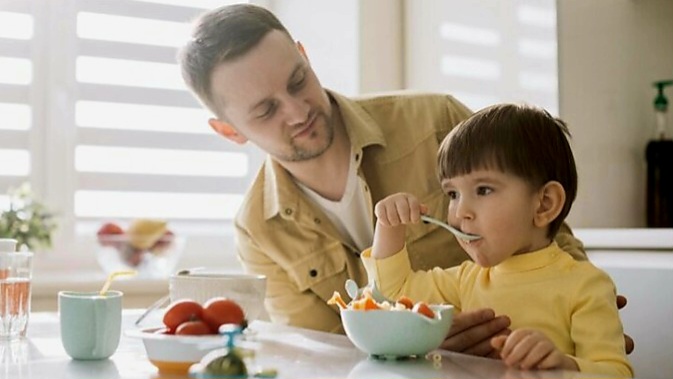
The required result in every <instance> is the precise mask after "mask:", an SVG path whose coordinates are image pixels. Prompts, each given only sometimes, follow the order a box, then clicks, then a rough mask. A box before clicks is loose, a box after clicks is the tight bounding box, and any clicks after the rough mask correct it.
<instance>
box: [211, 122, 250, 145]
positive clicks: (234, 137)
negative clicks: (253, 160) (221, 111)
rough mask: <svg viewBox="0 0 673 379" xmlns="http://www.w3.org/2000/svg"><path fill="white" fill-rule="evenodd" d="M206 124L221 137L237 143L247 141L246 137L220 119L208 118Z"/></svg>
mask: <svg viewBox="0 0 673 379" xmlns="http://www.w3.org/2000/svg"><path fill="white" fill-rule="evenodd" d="M208 125H210V127H211V128H213V130H214V131H215V133H217V134H219V135H221V136H222V137H224V138H226V139H228V140H230V141H234V142H236V143H237V144H240V145H242V144H244V143H246V142H248V139H247V138H245V137H244V136H243V135H242V134H240V133H239V132H237V131H236V129H235V128H234V127H233V126H231V124H229V123H226V122H224V121H220V120H218V119H216V118H210V119H208Z"/></svg>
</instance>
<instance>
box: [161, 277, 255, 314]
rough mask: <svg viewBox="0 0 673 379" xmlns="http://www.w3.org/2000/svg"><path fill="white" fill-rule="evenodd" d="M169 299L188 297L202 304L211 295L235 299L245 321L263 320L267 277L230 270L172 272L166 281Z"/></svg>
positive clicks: (210, 297) (211, 296)
mask: <svg viewBox="0 0 673 379" xmlns="http://www.w3.org/2000/svg"><path fill="white" fill-rule="evenodd" d="M168 292H169V294H170V299H171V301H176V300H180V299H191V300H194V301H196V302H198V303H200V304H201V305H205V304H206V302H207V301H208V300H210V299H212V298H214V297H225V298H227V299H231V300H233V301H235V302H236V303H237V304H238V305H240V307H241V308H242V309H243V312H244V313H245V317H246V319H247V320H248V321H252V320H257V319H265V318H266V313H265V311H264V297H265V294H266V277H265V276H263V275H252V274H243V273H233V272H222V271H210V270H190V272H189V273H188V274H175V275H171V277H170V278H169V281H168Z"/></svg>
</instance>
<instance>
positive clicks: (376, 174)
mask: <svg viewBox="0 0 673 379" xmlns="http://www.w3.org/2000/svg"><path fill="white" fill-rule="evenodd" d="M180 64H181V67H182V73H183V77H184V79H185V81H186V83H187V84H188V86H189V87H190V88H191V89H192V91H194V93H195V94H196V95H197V96H198V98H199V99H200V100H201V101H202V102H203V104H204V105H205V106H206V107H208V108H209V109H210V110H211V111H212V112H213V114H214V115H215V116H216V118H213V119H211V120H209V124H210V126H211V127H212V128H213V129H214V130H215V132H217V133H218V134H220V135H222V136H223V137H225V138H227V139H229V140H231V141H233V142H236V143H239V144H243V143H246V142H248V141H250V142H252V143H254V144H255V145H257V146H258V147H259V148H261V149H262V150H264V151H265V152H267V153H268V157H267V159H266V161H265V163H264V165H263V166H262V168H261V169H260V171H259V174H258V176H257V178H256V179H255V180H254V182H253V184H252V187H251V188H250V190H249V191H248V193H247V195H246V197H245V199H244V201H243V205H242V207H241V209H240V211H239V213H238V215H237V217H236V220H235V226H236V235H237V248H238V256H239V258H240V260H241V262H242V264H243V265H244V267H245V268H246V270H248V271H251V272H254V273H258V274H264V275H266V276H267V297H266V300H265V305H266V308H267V311H268V312H269V315H270V317H271V319H272V321H274V322H280V323H285V324H291V325H295V326H301V327H307V328H312V329H318V330H325V331H331V332H341V331H342V327H341V321H340V318H339V314H338V310H336V308H333V307H331V306H328V305H327V304H326V301H327V299H329V298H330V297H331V296H332V294H333V292H334V291H335V290H338V291H340V292H342V295H345V293H344V282H345V281H346V279H348V278H352V279H354V280H355V281H356V282H357V283H358V284H359V285H361V286H362V285H365V284H366V283H367V277H366V273H365V270H364V268H363V266H362V263H361V262H360V258H359V252H360V251H362V250H363V249H364V248H366V247H368V246H370V245H371V243H372V236H373V229H374V217H373V214H372V209H373V206H372V204H374V203H376V202H377V201H378V200H380V199H382V198H383V197H385V196H387V195H389V194H392V193H395V192H410V193H414V194H415V195H416V196H418V197H419V198H420V199H421V200H422V201H423V202H424V203H425V204H426V205H428V207H429V209H430V214H431V215H433V216H435V217H437V218H441V219H446V210H447V205H448V202H447V201H446V196H443V194H442V190H441V188H440V187H439V184H438V181H437V178H436V174H435V171H434V167H435V166H436V164H435V161H436V153H437V148H438V146H439V143H440V142H441V141H442V139H443V138H444V136H445V135H446V134H447V133H448V132H449V131H450V130H451V128H452V127H453V126H455V125H456V124H457V123H459V122H460V121H462V120H463V119H465V118H467V116H468V115H469V114H470V113H471V112H470V110H469V109H467V108H466V107H465V106H464V105H462V104H461V103H459V102H458V101H457V100H455V99H454V98H453V97H451V96H448V95H420V94H419V95H409V94H393V95H388V96H379V97H371V98H364V99H358V100H354V99H349V98H346V97H343V96H341V95H339V94H337V93H334V92H331V91H327V90H325V89H323V87H322V86H321V85H320V82H319V81H318V78H317V77H316V75H315V73H314V72H313V70H312V68H311V66H310V64H309V61H308V58H307V56H306V53H305V51H304V49H303V48H302V46H301V44H299V43H295V42H294V40H293V39H292V37H291V36H290V34H289V32H288V31H287V30H286V29H285V27H284V26H283V25H282V24H281V23H280V22H279V21H278V19H277V18H276V17H275V16H274V15H273V14H272V13H271V12H269V11H267V10H265V9H264V8H261V7H258V6H254V5H249V4H237V5H232V6H227V7H223V8H219V9H216V10H213V11H210V12H207V13H205V14H204V15H203V16H202V17H201V18H200V19H199V20H198V21H197V24H196V26H195V29H194V32H193V38H192V40H191V41H190V42H189V43H188V44H187V45H186V46H185V47H184V49H183V50H182V51H181V54H180ZM557 241H558V242H559V244H560V245H561V246H563V247H564V249H566V250H568V251H572V252H573V253H574V254H576V256H577V257H579V258H580V259H585V258H586V257H585V256H584V253H583V252H582V245H581V243H580V242H579V241H577V240H576V239H574V238H573V237H572V235H571V234H570V233H569V230H568V229H567V228H566V229H564V230H563V232H561V233H559V237H558V238H557ZM407 244H408V248H409V252H410V256H411V259H412V264H413V266H414V268H415V269H429V268H432V267H435V266H441V267H449V266H452V265H456V264H458V263H459V262H461V261H463V260H465V259H467V256H466V255H465V253H464V251H463V250H462V249H460V247H459V246H458V244H457V243H456V241H455V239H454V237H453V236H452V235H451V234H450V233H447V232H446V231H444V230H442V229H440V228H438V227H436V226H434V225H421V226H418V227H417V228H410V230H409V233H408V234H407ZM447 245H450V246H453V247H452V248H451V249H449V251H446V250H445V249H443V250H441V251H439V250H438V249H437V248H436V247H438V246H447ZM433 247H435V248H434V249H433ZM421 252H426V253H425V254H421ZM428 252H430V253H428ZM508 326H509V319H508V318H507V317H506V316H498V317H496V316H495V315H494V314H493V312H492V311H491V310H488V309H485V310H481V311H476V312H472V313H467V312H466V313H463V314H460V315H456V317H455V321H454V326H453V328H452V331H451V333H450V336H449V337H448V338H447V340H446V342H445V344H444V345H443V346H444V347H445V348H448V349H451V350H454V351H463V352H466V353H472V354H477V355H488V354H491V353H492V351H493V350H492V348H491V346H490V344H489V338H490V337H492V336H493V335H496V334H499V333H507V332H508V330H507V327H508Z"/></svg>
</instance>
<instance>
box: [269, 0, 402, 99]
mask: <svg viewBox="0 0 673 379" xmlns="http://www.w3.org/2000/svg"><path fill="white" fill-rule="evenodd" d="M265 5H267V6H268V7H269V8H270V9H272V10H273V12H274V13H275V14H276V15H277V16H278V18H279V19H280V20H281V21H282V22H283V23H284V24H285V26H286V27H287V28H288V30H289V31H290V33H292V36H293V37H294V39H296V40H298V41H301V42H302V44H303V45H304V47H305V48H306V50H307V54H308V57H309V60H310V61H311V65H312V67H313V69H314V70H315V71H316V74H317V75H318V77H319V78H320V81H321V83H322V85H323V86H324V87H327V88H330V89H333V90H336V91H338V92H340V93H342V94H344V95H357V94H359V93H364V92H376V91H384V90H392V89H398V88H400V86H401V83H402V78H401V72H402V44H401V38H402V37H401V35H402V24H401V17H402V15H401V12H402V7H401V2H400V0H367V1H359V0H339V1H315V0H280V1H279V0H275V1H268V4H265ZM297 9H302V10H303V12H301V13H300V12H297V11H296V10H297ZM307 14H308V15H310V17H307V16H306V15H307ZM336 32H338V35H339V38H334V35H335V34H337V33H336Z"/></svg>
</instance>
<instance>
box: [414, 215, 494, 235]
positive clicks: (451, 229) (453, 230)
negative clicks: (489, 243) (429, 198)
mask: <svg viewBox="0 0 673 379" xmlns="http://www.w3.org/2000/svg"><path fill="white" fill-rule="evenodd" d="M421 220H423V222H425V223H430V224H435V225H439V226H441V227H442V228H444V229H446V230H448V231H449V232H451V233H453V235H454V236H456V237H458V238H460V239H462V240H464V241H475V240H478V239H481V236H478V235H476V234H467V233H463V232H461V231H460V230H458V229H456V228H454V227H453V226H451V225H449V224H447V223H444V222H442V221H439V220H437V219H436V218H432V217H430V216H426V215H421Z"/></svg>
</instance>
